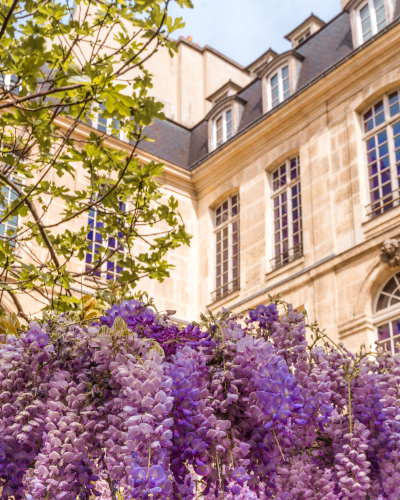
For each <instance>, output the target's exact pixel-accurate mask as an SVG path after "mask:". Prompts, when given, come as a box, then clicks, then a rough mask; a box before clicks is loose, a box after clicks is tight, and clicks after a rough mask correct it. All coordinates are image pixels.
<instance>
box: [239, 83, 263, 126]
mask: <svg viewBox="0 0 400 500" xmlns="http://www.w3.org/2000/svg"><path fill="white" fill-rule="evenodd" d="M239 95H240V97H242V98H243V99H245V100H246V101H247V103H246V105H245V107H244V110H243V114H242V119H241V121H240V124H239V130H242V129H244V128H246V127H247V125H250V123H253V122H254V121H255V120H257V118H259V117H260V116H261V115H262V112H263V110H262V91H261V80H255V81H254V82H253V83H252V84H251V85H250V86H248V87H247V88H246V89H244V90H243V92H241V93H240V94H239Z"/></svg>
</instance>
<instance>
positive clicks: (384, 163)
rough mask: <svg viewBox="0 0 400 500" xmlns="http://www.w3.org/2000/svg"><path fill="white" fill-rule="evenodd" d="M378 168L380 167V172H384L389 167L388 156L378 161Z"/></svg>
mask: <svg viewBox="0 0 400 500" xmlns="http://www.w3.org/2000/svg"><path fill="white" fill-rule="evenodd" d="M380 166H381V170H385V168H388V167H389V157H388V156H387V157H386V158H382V160H380Z"/></svg>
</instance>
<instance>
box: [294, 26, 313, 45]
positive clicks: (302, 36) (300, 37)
mask: <svg viewBox="0 0 400 500" xmlns="http://www.w3.org/2000/svg"><path fill="white" fill-rule="evenodd" d="M310 36H311V28H307V29H306V30H305V31H303V33H301V34H300V35H298V37H297V39H296V45H300V44H301V43H303V42H304V41H306V40H307V38H310Z"/></svg>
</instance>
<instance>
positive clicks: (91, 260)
mask: <svg viewBox="0 0 400 500" xmlns="http://www.w3.org/2000/svg"><path fill="white" fill-rule="evenodd" d="M89 227H90V231H89V234H88V242H89V245H88V250H87V252H86V271H90V270H91V269H92V268H93V267H94V266H95V265H96V264H97V263H98V262H99V260H101V259H102V258H104V256H105V253H106V252H107V253H108V252H110V251H112V250H114V249H115V248H117V245H118V241H117V239H116V238H112V237H109V238H108V245H107V247H106V248H105V247H104V242H103V235H102V234H101V233H100V232H99V229H100V228H101V227H103V223H102V222H101V221H100V220H98V213H97V211H96V210H90V212H89ZM116 253H117V256H118V255H122V254H123V250H122V249H121V250H118V252H116ZM121 272H122V268H121V267H119V266H118V265H117V264H116V263H115V262H111V261H110V260H109V261H107V262H106V263H104V264H103V265H102V266H100V268H99V269H97V270H96V271H95V273H94V275H95V276H97V277H98V278H101V277H104V275H105V278H106V279H107V280H111V279H114V280H118V278H119V276H120V275H121Z"/></svg>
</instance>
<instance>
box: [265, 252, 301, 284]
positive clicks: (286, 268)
mask: <svg viewBox="0 0 400 500" xmlns="http://www.w3.org/2000/svg"><path fill="white" fill-rule="evenodd" d="M303 266H304V255H302V256H301V257H297V259H294V260H292V261H291V262H288V263H287V264H285V265H284V266H281V267H278V269H274V270H273V271H270V272H269V273H267V274H266V275H265V277H266V279H267V281H269V280H272V279H274V278H277V277H278V276H281V275H282V274H285V273H286V272H287V271H292V270H293V269H294V268H296V270H297V268H299V269H298V270H299V271H300V268H302V267H303Z"/></svg>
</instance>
